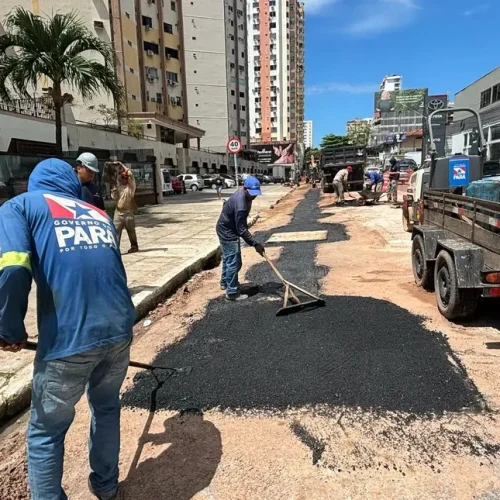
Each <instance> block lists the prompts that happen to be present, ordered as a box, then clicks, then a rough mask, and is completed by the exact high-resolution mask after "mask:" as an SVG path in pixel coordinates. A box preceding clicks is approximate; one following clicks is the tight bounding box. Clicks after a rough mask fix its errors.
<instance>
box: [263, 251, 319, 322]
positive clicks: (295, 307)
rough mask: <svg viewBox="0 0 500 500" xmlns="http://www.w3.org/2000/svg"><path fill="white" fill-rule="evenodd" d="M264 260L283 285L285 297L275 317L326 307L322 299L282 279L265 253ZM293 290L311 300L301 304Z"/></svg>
mask: <svg viewBox="0 0 500 500" xmlns="http://www.w3.org/2000/svg"><path fill="white" fill-rule="evenodd" d="M264 258H265V259H266V261H267V263H268V264H269V266H270V267H271V269H272V270H273V271H274V273H275V274H276V276H277V277H278V278H279V280H280V281H281V283H283V286H284V287H285V297H284V299H283V307H282V308H281V309H279V310H278V312H277V313H276V316H286V315H287V314H291V313H293V312H297V311H301V310H302V309H305V308H306V307H324V306H325V305H326V302H325V301H324V300H323V299H320V298H319V297H316V295H313V294H312V293H311V292H308V291H307V290H304V289H303V288H300V287H299V286H297V285H294V284H293V283H290V281H288V280H286V279H285V278H283V276H282V275H281V273H280V272H279V271H278V269H277V268H276V266H275V265H274V264H273V262H272V261H271V259H270V258H269V257H268V256H267V255H266V254H265V253H264ZM294 290H297V291H298V292H300V293H303V294H304V295H307V296H308V297H311V298H312V299H313V300H309V301H307V302H301V301H300V300H299V298H298V297H297V295H295V292H294ZM288 301H290V302H291V303H292V305H288Z"/></svg>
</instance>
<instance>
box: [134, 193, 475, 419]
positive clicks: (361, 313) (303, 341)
mask: <svg viewBox="0 0 500 500" xmlns="http://www.w3.org/2000/svg"><path fill="white" fill-rule="evenodd" d="M318 197H319V194H318V193H317V192H315V191H310V192H309V193H308V195H307V197H306V199H305V200H304V201H303V202H302V203H301V204H300V205H299V206H298V207H297V209H296V211H295V216H294V219H293V221H292V223H291V224H290V225H288V226H286V227H285V228H281V229H280V232H284V231H286V230H288V231H301V230H305V229H309V230H324V229H328V240H329V241H340V240H343V239H345V238H346V233H345V230H344V228H343V227H342V226H340V225H335V224H321V223H319V222H317V219H318V218H319V216H320V215H319V211H318V208H317V200H318ZM271 233H272V232H270V233H268V235H269V234H271ZM260 236H261V237H262V236H266V235H260ZM332 248H333V250H332V251H334V248H335V247H332ZM314 258H315V243H314V242H307V243H290V244H287V245H285V246H284V249H283V252H282V254H281V258H280V259H279V261H278V267H279V268H280V270H282V272H283V274H284V275H285V277H287V278H288V279H290V280H291V281H293V282H296V283H297V284H298V285H302V286H303V287H305V288H306V289H309V290H311V291H312V292H315V291H317V289H318V287H319V282H320V280H321V278H322V277H323V276H324V274H325V269H322V268H318V267H317V266H315V265H314ZM340 259H341V258H339V260H340ZM248 276H249V277H251V278H252V281H254V282H256V283H265V282H266V281H269V280H270V279H273V275H272V271H271V270H270V269H268V266H267V265H266V264H265V263H264V264H259V265H257V266H254V267H253V268H252V269H250V271H249V273H248ZM326 302H327V306H326V308H323V309H320V310H315V311H305V312H301V313H298V314H294V315H291V316H288V317H283V318H276V317H275V313H276V310H277V308H278V307H279V303H278V302H277V301H275V300H269V297H265V296H263V295H262V294H257V295H256V296H254V297H251V298H249V299H247V300H246V301H244V302H240V303H227V302H226V301H224V300H220V299H219V300H215V301H212V302H211V303H210V304H209V306H208V309H207V313H206V316H205V317H204V318H203V319H202V320H200V321H198V322H197V323H195V324H194V325H193V326H192V328H191V330H190V332H189V334H188V335H187V336H186V338H185V339H183V340H182V341H181V342H179V343H177V344H175V345H173V346H170V347H169V348H168V349H166V350H165V351H164V352H161V353H160V354H159V355H158V356H157V358H156V359H155V361H154V363H155V364H158V365H164V366H184V365H191V366H193V367H194V370H193V372H192V374H191V375H190V376H189V377H177V378H175V379H172V381H171V382H170V383H168V384H166V385H165V387H163V388H162V390H161V391H158V394H157V396H158V401H157V404H158V408H165V409H167V408H169V409H183V408H192V407H197V408H202V409H207V408H216V407H220V408H225V409H232V410H241V409H243V410H244V409H269V410H273V409H286V408H297V407H303V406H315V405H329V406H352V407H360V408H362V409H383V410H392V411H403V412H409V413H416V414H426V413H434V412H435V413H442V412H444V411H460V410H462V409H463V408H470V409H479V408H480V407H481V404H482V402H481V396H480V394H479V393H478V391H477V389H476V388H475V386H474V385H473V384H472V382H471V381H470V380H469V379H468V377H467V374H466V373H465V370H464V369H463V368H462V367H461V365H460V363H459V362H458V361H457V360H456V359H455V357H454V355H453V353H452V351H451V349H450V348H449V346H448V344H447V342H446V340H445V339H444V337H443V336H442V335H440V334H438V333H435V332H430V331H428V330H427V329H425V328H424V327H423V325H422V321H421V319H420V318H419V317H417V316H415V315H412V314H410V313H409V312H408V311H406V310H404V309H401V308H399V307H398V306H396V305H394V304H392V303H389V302H386V301H381V300H376V299H372V298H364V297H346V296H339V297H327V298H326ZM154 386H155V382H154V379H153V378H152V377H151V376H150V375H149V374H147V373H141V374H139V375H138V376H137V379H136V384H135V386H134V388H133V389H131V390H130V391H128V392H127V393H126V394H125V397H124V403H125V404H126V405H128V406H132V407H134V406H135V407H141V408H148V407H149V398H150V394H151V391H152V390H153V388H154Z"/></svg>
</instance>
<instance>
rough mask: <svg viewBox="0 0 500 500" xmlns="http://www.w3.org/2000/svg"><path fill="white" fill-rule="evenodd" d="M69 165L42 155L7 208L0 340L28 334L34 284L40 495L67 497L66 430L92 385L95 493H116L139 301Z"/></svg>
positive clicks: (8, 343) (105, 497)
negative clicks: (123, 395) (123, 400)
mask: <svg viewBox="0 0 500 500" xmlns="http://www.w3.org/2000/svg"><path fill="white" fill-rule="evenodd" d="M81 196H82V186H81V184H80V182H79V181H78V179H77V177H76V175H75V174H74V172H73V169H72V168H71V166H70V165H69V164H68V163H66V162H64V161H62V160H58V159H49V160H44V161H42V162H40V163H39V164H38V165H37V167H36V168H35V169H34V170H33V172H32V174H31V176H30V178H29V183H28V192H27V193H25V194H22V195H20V196H17V197H16V198H14V199H12V200H10V201H8V202H7V203H5V204H4V205H2V207H1V208H0V247H1V252H0V348H2V349H3V350H4V351H12V352H16V351H19V350H20V349H22V348H23V347H24V346H25V344H26V340H27V334H26V329H25V326H24V318H25V316H26V311H27V309H28V296H29V293H30V289H31V280H32V279H33V278H34V280H35V282H36V285H37V287H36V288H37V302H38V307H37V314H38V348H37V352H36V357H35V362H34V369H33V386H32V395H31V414H30V421H29V424H28V432H27V439H28V480H29V487H30V493H31V498H32V499H33V500H63V499H67V498H68V497H67V496H66V494H65V493H64V490H63V489H62V486H61V480H62V476H63V461H64V440H65V437H66V432H67V431H68V429H69V427H70V426H71V424H72V422H73V419H74V417H75V405H76V404H77V403H78V401H79V400H80V398H81V397H82V395H83V393H84V392H85V390H86V391H87V399H88V403H89V406H90V409H91V413H92V417H91V425H90V439H89V461H90V469H91V473H90V475H89V482H88V485H89V488H90V491H91V492H92V493H93V494H94V495H95V496H96V497H97V498H99V499H101V500H111V499H114V498H117V495H118V455H119V451H120V388H121V386H122V383H123V379H124V378H125V375H126V373H127V366H128V363H129V352H130V343H131V341H132V327H133V325H134V320H135V309H134V305H133V304H132V299H131V297H130V292H129V291H128V288H127V277H126V275H125V269H124V267H123V263H122V259H121V256H120V252H119V251H118V248H117V245H116V233H115V229H114V227H113V224H112V222H111V220H110V219H109V217H108V216H107V215H106V213H105V212H103V211H101V210H99V209H97V208H93V207H91V206H89V205H88V204H87V203H84V202H83V201H81Z"/></svg>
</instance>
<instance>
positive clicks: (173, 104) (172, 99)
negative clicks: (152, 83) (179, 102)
mask: <svg viewBox="0 0 500 500" xmlns="http://www.w3.org/2000/svg"><path fill="white" fill-rule="evenodd" d="M170 102H171V103H172V106H175V97H171V98H170Z"/></svg>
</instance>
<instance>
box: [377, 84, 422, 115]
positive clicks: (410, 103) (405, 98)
mask: <svg viewBox="0 0 500 500" xmlns="http://www.w3.org/2000/svg"><path fill="white" fill-rule="evenodd" d="M426 95H427V89H410V90H394V91H388V90H384V91H382V92H375V106H374V109H375V112H374V117H375V118H391V117H396V116H397V115H398V113H400V112H410V113H411V112H412V111H414V112H415V114H417V115H418V114H420V115H423V114H424V100H425V96H426Z"/></svg>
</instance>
